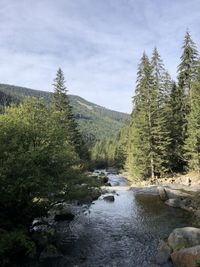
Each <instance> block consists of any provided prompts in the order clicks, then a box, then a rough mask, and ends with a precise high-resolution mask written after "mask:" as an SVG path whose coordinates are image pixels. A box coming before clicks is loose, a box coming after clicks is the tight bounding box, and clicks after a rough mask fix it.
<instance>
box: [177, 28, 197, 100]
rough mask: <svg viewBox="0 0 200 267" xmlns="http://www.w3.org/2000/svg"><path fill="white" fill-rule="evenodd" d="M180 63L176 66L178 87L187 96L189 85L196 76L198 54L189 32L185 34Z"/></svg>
mask: <svg viewBox="0 0 200 267" xmlns="http://www.w3.org/2000/svg"><path fill="white" fill-rule="evenodd" d="M182 49H183V53H182V56H181V63H180V65H179V66H178V85H179V87H180V88H181V89H182V90H183V91H184V94H185V95H188V94H189V92H190V89H191V83H192V81H194V80H195V78H196V75H197V64H198V52H197V48H196V44H195V43H194V42H193V40H192V38H191V35H190V33H189V31H187V32H186V34H185V38H184V42H183V47H182Z"/></svg>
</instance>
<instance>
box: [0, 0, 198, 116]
mask: <svg viewBox="0 0 200 267" xmlns="http://www.w3.org/2000/svg"><path fill="white" fill-rule="evenodd" d="M199 9H200V2H199V1H198V0H191V1H188V0H176V1H172V0H166V1H160V0H101V1H99V0H76V1H71V0H57V1H55V0H19V1H16V0H7V1H5V0H1V10H0V32H1V42H0V62H1V65H0V66H1V68H0V69H1V71H0V81H1V82H2V83H9V84H16V85H21V86H26V87H30V88H35V89H42V90H52V85H51V84H52V80H53V78H54V76H55V72H56V70H57V68H58V67H61V68H63V70H64V72H65V76H66V80H67V86H68V89H69V92H70V93H71V94H78V95H80V96H82V97H85V98H86V99H87V100H90V101H93V102H95V103H97V104H100V105H103V106H106V107H110V108H112V109H116V110H121V111H126V112H130V111H131V106H132V99H131V96H132V95H133V94H134V87H135V80H136V72H137V66H138V63H139V59H140V57H141V55H142V52H143V50H145V51H146V52H147V53H148V54H150V53H151V51H152V49H153V47H154V46H157V47H158V50H159V51H160V54H161V55H162V57H163V59H164V62H165V63H166V66H167V68H168V69H169V71H170V73H171V74H172V76H173V77H174V78H175V77H176V67H177V65H178V62H179V57H180V54H181V50H180V48H181V45H182V40H183V36H184V32H185V30H186V28H187V27H188V28H190V30H191V32H192V35H193V36H194V37H195V38H194V39H195V41H199V40H200V33H199V31H198V25H199V22H200V17H199V11H200V10H199Z"/></svg>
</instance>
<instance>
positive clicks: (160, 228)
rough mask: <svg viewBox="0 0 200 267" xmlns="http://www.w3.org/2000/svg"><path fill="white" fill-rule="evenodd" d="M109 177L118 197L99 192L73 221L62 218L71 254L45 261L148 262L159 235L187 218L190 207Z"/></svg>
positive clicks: (93, 266)
mask: <svg viewBox="0 0 200 267" xmlns="http://www.w3.org/2000/svg"><path fill="white" fill-rule="evenodd" d="M108 177H109V182H110V183H111V184H112V186H113V187H114V189H115V191H116V194H115V201H114V202H107V201H105V200H103V198H100V199H98V200H97V201H95V202H94V204H92V205H91V207H90V208H89V210H88V211H87V212H85V213H81V214H80V216H77V218H76V219H75V220H74V221H73V222H71V223H70V224H71V225H70V227H69V225H67V224H66V223H65V222H63V223H60V224H59V225H58V229H57V230H58V232H59V231H60V237H61V239H62V240H63V242H62V250H63V252H64V253H65V255H66V256H65V257H64V258H60V259H59V258H58V259H56V260H52V259H51V260H47V261H45V262H43V263H41V264H40V265H39V266H40V267H47V266H48V267H54V266H55V267H64V266H65V267H76V266H77V267H79V266H80V267H104V266H108V267H112V266H113V267H118V266H119V267H121V266H126V267H129V266H130V267H148V266H149V264H150V262H151V261H153V260H154V257H155V252H156V247H157V245H158V242H159V239H164V238H166V237H168V235H169V234H170V232H171V231H172V230H173V229H174V228H176V227H183V226H185V225H187V224H188V220H189V217H188V213H185V212H183V211H182V210H179V209H174V208H170V207H168V206H166V205H165V204H164V203H163V202H161V201H160V200H159V198H158V197H157V196H151V197H150V196H145V195H140V194H135V193H134V192H133V191H131V190H129V188H128V187H127V182H126V180H125V178H123V177H121V176H119V175H114V174H109V175H108ZM113 187H112V189H113ZM69 229H70V231H69ZM69 232H70V234H69Z"/></svg>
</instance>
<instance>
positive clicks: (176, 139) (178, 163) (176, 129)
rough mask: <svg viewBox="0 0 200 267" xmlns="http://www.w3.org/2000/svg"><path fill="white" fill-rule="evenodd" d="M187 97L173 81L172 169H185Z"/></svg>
mask: <svg viewBox="0 0 200 267" xmlns="http://www.w3.org/2000/svg"><path fill="white" fill-rule="evenodd" d="M184 101H185V98H184V92H183V90H182V89H181V88H180V87H179V86H177V85H176V83H175V82H174V83H173V86H172V92H171V96H170V110H171V119H170V136H171V144H170V152H169V154H170V158H171V161H170V162H171V163H170V169H171V170H172V171H183V168H184V164H185V159H184V157H183V154H184V152H183V145H184V125H185V115H184V108H185V102H184Z"/></svg>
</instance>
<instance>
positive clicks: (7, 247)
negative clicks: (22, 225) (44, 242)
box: [0, 229, 36, 267]
mask: <svg viewBox="0 0 200 267" xmlns="http://www.w3.org/2000/svg"><path fill="white" fill-rule="evenodd" d="M35 253H36V248H35V244H34V242H33V241H32V240H31V239H30V238H29V237H28V235H27V233H26V232H25V231H24V230H21V229H20V230H18V229H14V230H13V231H9V232H8V231H1V232H0V264H1V266H2V267H5V266H17V264H19V262H21V260H22V259H23V258H24V255H26V256H29V257H30V256H34V255H35Z"/></svg>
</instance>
